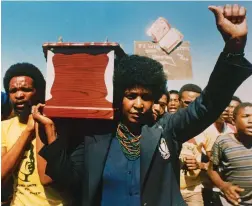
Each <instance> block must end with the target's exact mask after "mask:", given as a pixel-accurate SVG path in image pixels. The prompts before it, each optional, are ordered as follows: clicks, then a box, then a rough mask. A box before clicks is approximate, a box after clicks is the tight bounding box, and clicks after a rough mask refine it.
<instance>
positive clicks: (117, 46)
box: [42, 42, 126, 58]
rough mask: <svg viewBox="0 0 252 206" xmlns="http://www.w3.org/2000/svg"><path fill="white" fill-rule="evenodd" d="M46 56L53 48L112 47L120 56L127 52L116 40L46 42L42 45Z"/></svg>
mask: <svg viewBox="0 0 252 206" xmlns="http://www.w3.org/2000/svg"><path fill="white" fill-rule="evenodd" d="M42 47H43V52H44V56H45V58H47V51H48V50H50V49H52V48H64V47H65V48H81V47H85V48H105V47H106V48H111V49H112V50H114V51H115V54H116V55H117V56H118V57H123V56H125V55H126V53H125V52H124V51H123V49H122V48H121V46H120V44H118V43H116V42H46V43H44V44H43V45H42Z"/></svg>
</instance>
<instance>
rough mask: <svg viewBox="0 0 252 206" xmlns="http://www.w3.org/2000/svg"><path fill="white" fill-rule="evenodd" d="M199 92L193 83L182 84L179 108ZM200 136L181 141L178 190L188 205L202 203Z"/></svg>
mask: <svg viewBox="0 0 252 206" xmlns="http://www.w3.org/2000/svg"><path fill="white" fill-rule="evenodd" d="M201 92H202V89H201V88H200V87H199V86H198V85H195V84H186V85H184V86H182V87H181V89H180V91H179V94H180V99H181V108H187V107H188V106H189V105H190V104H191V103H192V102H193V101H195V99H196V98H197V97H199V96H200V94H201ZM200 137H201V136H200V135H198V136H196V137H194V138H191V139H190V140H188V141H187V142H185V143H183V145H182V150H181V153H180V162H181V163H180V164H181V169H180V191H181V193H182V196H183V198H184V200H185V202H186V203H187V205H188V206H193V205H196V206H203V205H204V201H203V197H202V192H201V191H202V184H201V179H200V172H201V169H205V165H204V163H201V159H202V149H203V146H204V145H205V139H203V138H200Z"/></svg>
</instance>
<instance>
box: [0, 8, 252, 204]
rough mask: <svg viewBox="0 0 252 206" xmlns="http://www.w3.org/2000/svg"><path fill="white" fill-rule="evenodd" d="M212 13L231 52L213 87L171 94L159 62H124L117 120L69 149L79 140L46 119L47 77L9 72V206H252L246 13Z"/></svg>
mask: <svg viewBox="0 0 252 206" xmlns="http://www.w3.org/2000/svg"><path fill="white" fill-rule="evenodd" d="M209 9H210V10H211V11H212V12H213V13H214V15H215V18H216V24H217V28H218V30H219V31H220V33H221V35H222V37H223V39H224V42H225V47H224V50H223V52H222V53H221V54H220V56H219V58H218V60H217V63H216V65H215V68H214V70H213V72H212V74H211V76H210V78H209V81H208V84H207V86H206V87H205V88H204V89H203V90H202V89H201V88H200V87H199V86H197V85H195V84H186V85H184V86H182V87H181V89H180V90H179V91H176V90H169V91H167V87H166V85H167V78H166V75H165V73H164V70H163V67H162V65H161V64H160V63H159V62H157V61H155V60H153V59H150V58H148V57H143V56H137V55H126V56H125V57H123V58H122V59H120V60H119V61H118V62H117V63H116V65H115V71H114V77H113V81H114V82H113V86H114V105H115V106H116V107H117V108H118V109H117V110H115V112H116V115H115V118H114V120H111V121H109V123H108V122H106V123H105V122H102V123H98V121H97V122H96V121H93V125H92V128H93V129H88V131H85V128H88V127H89V126H90V124H88V123H87V122H85V121H83V122H82V123H83V131H81V132H80V133H79V134H78V136H80V137H81V138H80V139H79V140H80V141H79V142H78V144H76V145H75V146H74V147H72V148H69V144H68V142H69V139H70V140H71V141H73V139H74V136H75V135H76V132H75V131H69V128H67V126H66V125H65V124H64V125H60V124H58V123H57V120H56V119H50V118H48V117H47V116H45V115H43V108H44V107H45V88H46V87H45V86H46V81H45V79H44V77H43V75H42V73H41V72H40V70H39V69H38V68H37V67H36V66H34V65H33V64H30V63H17V64H14V65H12V66H11V67H10V68H9V69H8V70H7V71H6V73H5V75H4V79H3V82H4V88H5V92H6V94H4V93H2V105H1V106H2V113H1V120H2V128H1V130H2V131H1V142H2V145H1V148H2V154H1V160H2V164H1V180H2V185H1V188H2V205H13V206H35V205H38V206H47V205H57V206H59V205H74V206H75V205H76V206H78V205H83V206H126V205H130V206H140V205H143V206H184V205H189V206H192V205H194V206H195V205H196V206H204V205H205V206H221V205H224V206H226V205H227V206H229V205H242V206H243V205H244V206H245V205H252V103H250V102H242V101H241V100H240V99H239V98H238V97H236V96H233V94H234V92H235V90H236V89H237V88H238V87H239V86H240V85H241V84H242V82H243V81H244V80H245V79H246V78H248V77H249V76H250V75H251V74H252V65H251V63H250V62H248V61H247V60H246V59H245V57H244V48H245V45H246V37H247V32H248V30H247V23H246V10H245V8H244V7H241V6H238V5H236V4H234V5H225V6H224V7H216V6H210V7H209ZM129 74H130V75H129ZM72 121H74V120H72ZM87 124H88V126H87ZM67 130H68V131H67ZM60 131H66V132H60ZM65 136H67V138H65ZM66 139H68V141H66Z"/></svg>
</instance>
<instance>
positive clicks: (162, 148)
mask: <svg viewBox="0 0 252 206" xmlns="http://www.w3.org/2000/svg"><path fill="white" fill-rule="evenodd" d="M159 152H160V153H161V156H162V158H163V159H165V160H167V159H168V158H169V157H170V151H169V149H168V146H167V144H166V141H165V139H164V138H163V137H162V138H161V139H160V145H159Z"/></svg>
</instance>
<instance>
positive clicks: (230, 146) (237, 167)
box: [212, 134, 252, 205]
mask: <svg viewBox="0 0 252 206" xmlns="http://www.w3.org/2000/svg"><path fill="white" fill-rule="evenodd" d="M251 140H252V138H251ZM212 161H213V165H214V166H218V167H219V169H220V171H221V176H222V179H223V180H224V181H227V182H230V183H232V184H233V185H239V186H240V187H241V188H243V189H245V191H244V192H241V193H240V195H241V200H242V202H241V203H240V205H252V147H250V148H246V147H245V146H244V145H243V144H242V143H241V142H239V141H238V140H237V139H236V138H235V136H234V135H232V134H226V135H221V136H219V137H218V138H217V139H216V141H215V143H214V145H213V148H212Z"/></svg>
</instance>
